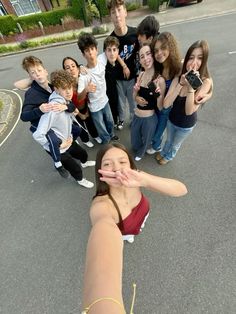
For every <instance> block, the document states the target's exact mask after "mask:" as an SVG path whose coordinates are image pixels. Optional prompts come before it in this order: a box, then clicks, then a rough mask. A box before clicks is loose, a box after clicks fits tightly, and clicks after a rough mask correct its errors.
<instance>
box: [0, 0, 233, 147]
mask: <svg viewBox="0 0 236 314" xmlns="http://www.w3.org/2000/svg"><path fill="white" fill-rule="evenodd" d="M160 9H161V11H160V12H158V13H153V12H152V11H151V10H150V9H149V8H148V7H147V6H144V7H142V8H140V9H138V10H135V11H130V12H128V17H127V24H128V25H131V26H137V25H138V24H139V23H140V22H141V21H142V19H143V18H144V17H145V16H146V15H149V14H153V15H155V16H156V18H157V19H158V21H159V23H160V29H161V26H164V25H168V24H174V23H181V22H183V21H189V20H196V19H199V18H201V19H204V18H208V17H210V16H217V15H222V14H227V13H230V12H235V11H236V1H235V0H227V1H222V0H207V1H206V0H204V1H203V2H201V3H198V4H196V3H194V2H193V3H191V4H188V5H185V6H180V7H178V8H172V7H168V8H166V6H165V5H164V6H162V7H161V8H160ZM106 27H107V30H108V31H107V33H106V34H104V35H98V36H97V37H106V36H107V35H108V34H109V33H110V32H111V31H112V29H113V25H112V24H111V23H108V24H106ZM91 30H92V29H91V27H86V28H83V29H80V30H79V31H78V33H79V32H81V31H84V32H91ZM74 32H75V31H67V32H65V33H64V35H65V36H67V35H69V34H70V33H71V34H72V33H74ZM56 36H60V37H61V36H62V34H61V33H60V34H54V35H48V36H44V37H56ZM42 38H43V37H40V39H42ZM38 39H39V38H35V39H34V40H38ZM72 42H76V40H72V41H66V42H58V43H55V44H52V45H50V46H62V45H68V44H71V43H72ZM45 48H48V45H47V46H41V47H37V48H33V49H26V50H22V51H18V52H13V53H5V54H0V58H4V57H5V56H7V55H10V54H20V53H22V52H25V51H34V50H40V49H45ZM0 101H2V102H3V110H2V111H1V112H0V146H1V145H2V144H3V143H4V142H5V140H6V139H7V137H8V136H9V135H10V133H11V132H12V129H14V127H15V125H16V124H17V122H18V120H19V115H20V111H21V106H22V101H21V99H20V96H19V95H18V94H17V93H15V92H14V91H10V90H0Z"/></svg>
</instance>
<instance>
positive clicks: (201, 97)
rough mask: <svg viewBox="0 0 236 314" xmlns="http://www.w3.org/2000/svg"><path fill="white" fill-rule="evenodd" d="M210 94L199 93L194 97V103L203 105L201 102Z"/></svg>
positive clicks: (205, 100) (208, 97)
mask: <svg viewBox="0 0 236 314" xmlns="http://www.w3.org/2000/svg"><path fill="white" fill-rule="evenodd" d="M211 96H212V95H211V94H201V93H199V94H198V95H196V97H195V103H196V104H197V105H203V104H205V102H207V101H208V100H209V99H210V98H211Z"/></svg>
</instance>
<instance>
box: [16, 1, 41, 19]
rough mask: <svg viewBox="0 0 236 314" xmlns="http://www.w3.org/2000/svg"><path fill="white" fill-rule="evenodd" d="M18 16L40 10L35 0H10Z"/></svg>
mask: <svg viewBox="0 0 236 314" xmlns="http://www.w3.org/2000/svg"><path fill="white" fill-rule="evenodd" d="M10 1H11V4H12V6H13V8H14V10H15V11H16V14H17V15H18V16H20V15H28V14H33V13H37V12H41V9H40V7H39V4H38V1H37V0H10Z"/></svg>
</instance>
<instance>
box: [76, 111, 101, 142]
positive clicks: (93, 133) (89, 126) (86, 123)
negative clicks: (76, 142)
mask: <svg viewBox="0 0 236 314" xmlns="http://www.w3.org/2000/svg"><path fill="white" fill-rule="evenodd" d="M76 119H77V121H78V122H79V123H80V124H81V125H82V126H83V127H84V128H86V129H87V130H88V132H89V134H90V135H91V136H92V137H93V138H95V137H97V136H98V132H97V129H96V127H95V125H94V123H93V120H92V118H91V116H90V115H89V116H88V117H87V118H86V119H85V120H82V119H80V117H78V116H76ZM80 138H81V140H82V142H85V143H86V142H88V141H89V135H88V133H87V132H86V131H85V130H83V129H82V131H81V133H80Z"/></svg>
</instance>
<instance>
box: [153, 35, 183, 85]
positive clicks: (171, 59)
mask: <svg viewBox="0 0 236 314" xmlns="http://www.w3.org/2000/svg"><path fill="white" fill-rule="evenodd" d="M157 41H160V42H161V47H162V49H168V50H169V56H168V58H167V60H166V61H167V64H168V71H169V77H164V79H165V80H167V79H173V78H174V77H175V76H176V75H179V73H180V71H181V54H180V49H179V45H178V42H177V40H176V39H175V37H174V36H173V35H172V34H171V33H169V32H162V33H160V34H159V35H158V36H157V37H155V38H154V39H153V41H152V50H153V55H154V61H155V63H156V67H157V68H158V69H159V72H160V74H163V73H162V72H163V70H164V66H163V64H162V63H159V62H158V61H156V59H155V45H156V42H157Z"/></svg>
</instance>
